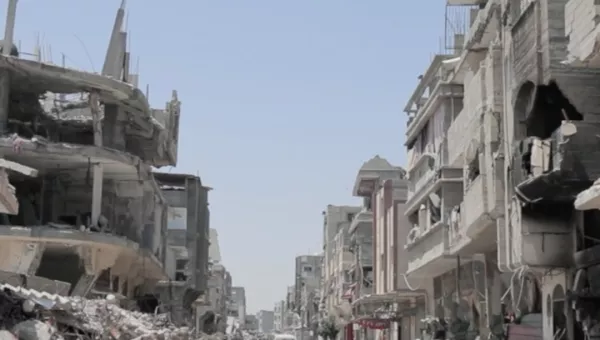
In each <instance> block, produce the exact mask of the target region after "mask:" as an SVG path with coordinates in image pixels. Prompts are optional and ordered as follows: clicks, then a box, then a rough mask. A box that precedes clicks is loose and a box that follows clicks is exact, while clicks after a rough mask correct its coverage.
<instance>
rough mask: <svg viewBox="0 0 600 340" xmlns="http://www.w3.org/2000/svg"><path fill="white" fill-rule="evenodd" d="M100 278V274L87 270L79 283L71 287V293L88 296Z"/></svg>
mask: <svg viewBox="0 0 600 340" xmlns="http://www.w3.org/2000/svg"><path fill="white" fill-rule="evenodd" d="M97 279H98V274H96V273H88V272H87V271H86V272H85V273H83V274H82V275H81V277H79V280H77V283H76V284H75V286H74V287H73V289H71V295H73V296H86V295H87V294H88V293H89V292H90V291H91V290H92V288H94V285H95V284H96V280H97Z"/></svg>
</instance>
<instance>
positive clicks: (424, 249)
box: [405, 177, 463, 277]
mask: <svg viewBox="0 0 600 340" xmlns="http://www.w3.org/2000/svg"><path fill="white" fill-rule="evenodd" d="M461 178H462V177H461ZM462 192H463V190H462V180H461V181H460V182H453V183H448V184H446V185H445V186H444V187H440V188H438V189H437V191H434V192H432V193H430V194H429V195H428V196H427V198H426V200H425V201H423V203H422V204H421V205H420V207H419V209H418V211H417V212H411V211H409V210H407V216H408V219H409V221H410V222H411V223H412V225H413V226H414V227H413V228H412V229H411V230H410V231H409V233H408V238H407V240H406V246H405V249H406V253H407V255H408V270H407V273H408V274H409V275H411V276H414V277H432V276H437V275H440V274H441V273H443V272H445V271H446V270H447V269H448V266H452V265H453V263H454V262H455V261H456V259H455V257H454V256H450V255H451V254H450V253H449V251H450V244H449V229H448V224H449V222H450V218H451V211H452V208H453V207H454V206H456V205H459V204H460V201H461V200H462Z"/></svg>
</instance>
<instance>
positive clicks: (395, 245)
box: [348, 156, 427, 339]
mask: <svg viewBox="0 0 600 340" xmlns="http://www.w3.org/2000/svg"><path fill="white" fill-rule="evenodd" d="M408 184H409V181H408V179H407V178H406V171H405V170H404V169H402V168H400V167H396V166H392V165H391V164H390V163H389V162H388V161H387V160H385V159H383V158H381V157H379V156H375V157H374V158H372V159H370V160H369V161H367V162H365V163H364V164H363V166H362V167H361V168H360V170H359V172H358V175H357V179H356V182H355V185H354V191H353V193H354V195H355V196H358V197H362V198H363V202H364V204H363V210H362V211H361V212H360V213H359V214H358V215H356V217H355V219H354V221H353V222H352V226H351V233H352V237H353V239H354V240H355V241H354V244H355V247H354V252H355V254H356V264H355V275H354V278H355V280H354V282H355V286H354V290H353V294H352V295H351V297H350V298H351V299H352V307H353V316H354V318H358V319H360V320H362V321H361V322H359V323H358V326H359V327H355V328H356V330H357V331H358V332H356V334H355V335H354V336H355V337H357V338H362V339H369V338H372V337H378V336H380V335H382V334H378V333H381V332H380V331H378V330H375V331H374V330H373V329H370V327H368V326H367V325H369V323H368V322H366V321H367V320H368V321H371V322H372V323H371V324H373V323H374V324H377V325H378V326H377V327H379V328H384V329H386V328H387V329H389V334H388V335H387V336H390V337H391V338H394V339H395V338H398V339H411V338H415V337H417V336H418V332H417V331H418V329H417V326H418V325H416V323H415V321H416V320H420V319H422V318H424V317H425V311H426V306H425V305H426V302H427V301H426V292H425V291H424V290H423V289H421V288H413V287H412V286H410V284H409V283H408V280H407V278H406V272H407V270H408V251H407V249H406V248H405V247H404V244H405V243H406V241H407V239H408V236H409V230H410V222H409V220H408V218H407V217H406V216H405V214H404V212H405V206H406V202H407V194H408ZM373 273H376V275H373ZM389 315H397V316H396V317H394V321H391V322H390V319H389ZM350 331H351V330H350V329H348V332H350Z"/></svg>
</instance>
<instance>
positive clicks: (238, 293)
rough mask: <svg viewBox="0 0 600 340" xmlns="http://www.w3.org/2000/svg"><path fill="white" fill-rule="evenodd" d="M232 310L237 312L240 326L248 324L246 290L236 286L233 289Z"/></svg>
mask: <svg viewBox="0 0 600 340" xmlns="http://www.w3.org/2000/svg"><path fill="white" fill-rule="evenodd" d="M230 300H231V305H232V306H231V309H234V310H237V318H238V322H239V324H240V325H245V324H246V289H245V288H244V287H239V286H234V287H232V288H231V299H230Z"/></svg>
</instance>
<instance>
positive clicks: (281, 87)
mask: <svg viewBox="0 0 600 340" xmlns="http://www.w3.org/2000/svg"><path fill="white" fill-rule="evenodd" d="M120 2H121V0H102V1H99V0H95V1H90V0H85V1H82V0H52V1H48V0H19V5H18V10H17V21H16V39H17V40H20V45H21V50H22V51H25V52H33V48H34V43H35V37H36V34H37V33H39V34H40V38H41V40H42V41H43V43H45V45H46V46H51V51H52V55H53V59H54V61H55V63H60V60H61V53H64V54H65V55H66V63H67V66H72V67H76V68H83V69H88V70H89V69H92V68H94V69H95V70H96V71H98V70H100V69H101V67H102V63H103V61H104V55H105V50H106V47H107V45H108V38H109V35H110V31H111V29H112V25H113V20H114V15H115V12H116V9H117V8H118V6H119V5H120ZM6 3H7V0H2V1H0V4H2V6H1V7H2V9H3V12H2V18H1V20H2V25H4V17H5V15H4V9H5V8H6ZM127 10H128V13H129V17H128V18H129V21H128V30H129V31H130V34H131V52H132V53H133V56H134V60H135V58H137V57H139V58H140V63H139V65H140V72H141V83H142V84H144V85H143V86H145V84H146V83H149V84H150V101H151V103H152V104H153V105H154V106H160V107H163V106H164V102H165V101H167V100H168V99H169V98H170V95H171V90H172V89H177V90H178V91H179V97H180V100H181V101H182V117H181V129H180V144H179V145H180V147H179V164H178V166H177V168H176V169H174V170H173V171H177V172H190V173H199V174H200V176H201V177H202V181H203V182H204V184H205V185H208V186H211V187H214V189H215V190H214V191H212V193H211V196H210V207H211V218H212V219H211V226H212V227H213V228H216V229H217V230H218V232H219V237H220V245H221V252H222V257H223V261H224V264H225V266H226V267H227V268H228V270H229V271H230V272H231V274H232V276H233V281H234V284H235V285H242V286H245V287H246V292H247V293H246V294H247V300H248V311H249V312H250V313H253V312H256V311H257V310H259V309H272V308H273V304H274V302H275V301H277V300H281V299H283V298H284V296H285V292H286V286H287V285H290V284H292V282H293V278H294V257H295V256H296V255H301V254H306V253H315V252H317V251H319V250H320V248H321V237H322V230H321V228H322V222H323V221H322V216H321V211H322V210H323V209H324V208H325V206H326V205H327V204H350V203H353V202H354V203H358V201H357V200H355V199H353V198H352V197H351V188H352V185H353V184H354V179H355V176H356V172H357V170H358V168H359V167H360V165H361V164H362V162H364V161H365V160H367V159H368V158H370V157H372V156H374V155H375V154H380V155H381V156H383V157H386V158H388V160H390V161H392V162H393V163H396V164H397V165H404V160H405V157H404V149H403V146H402V144H403V139H404V138H403V133H404V127H405V125H406V123H405V122H406V120H405V116H404V114H403V112H402V109H403V108H404V104H405V103H406V101H407V99H408V97H409V95H410V94H411V92H412V90H413V88H414V86H415V85H416V83H417V76H418V75H419V74H420V73H422V72H424V71H425V68H426V67H427V65H428V63H429V61H430V57H431V55H432V53H434V52H436V51H437V50H438V49H439V41H440V37H441V36H442V35H443V32H444V19H443V18H444V1H441V0H427V1H425V0H422V1H403V0H343V1H342V0H171V1H158V0H129V1H128V3H127ZM86 51H87V52H86ZM88 55H89V57H88Z"/></svg>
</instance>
